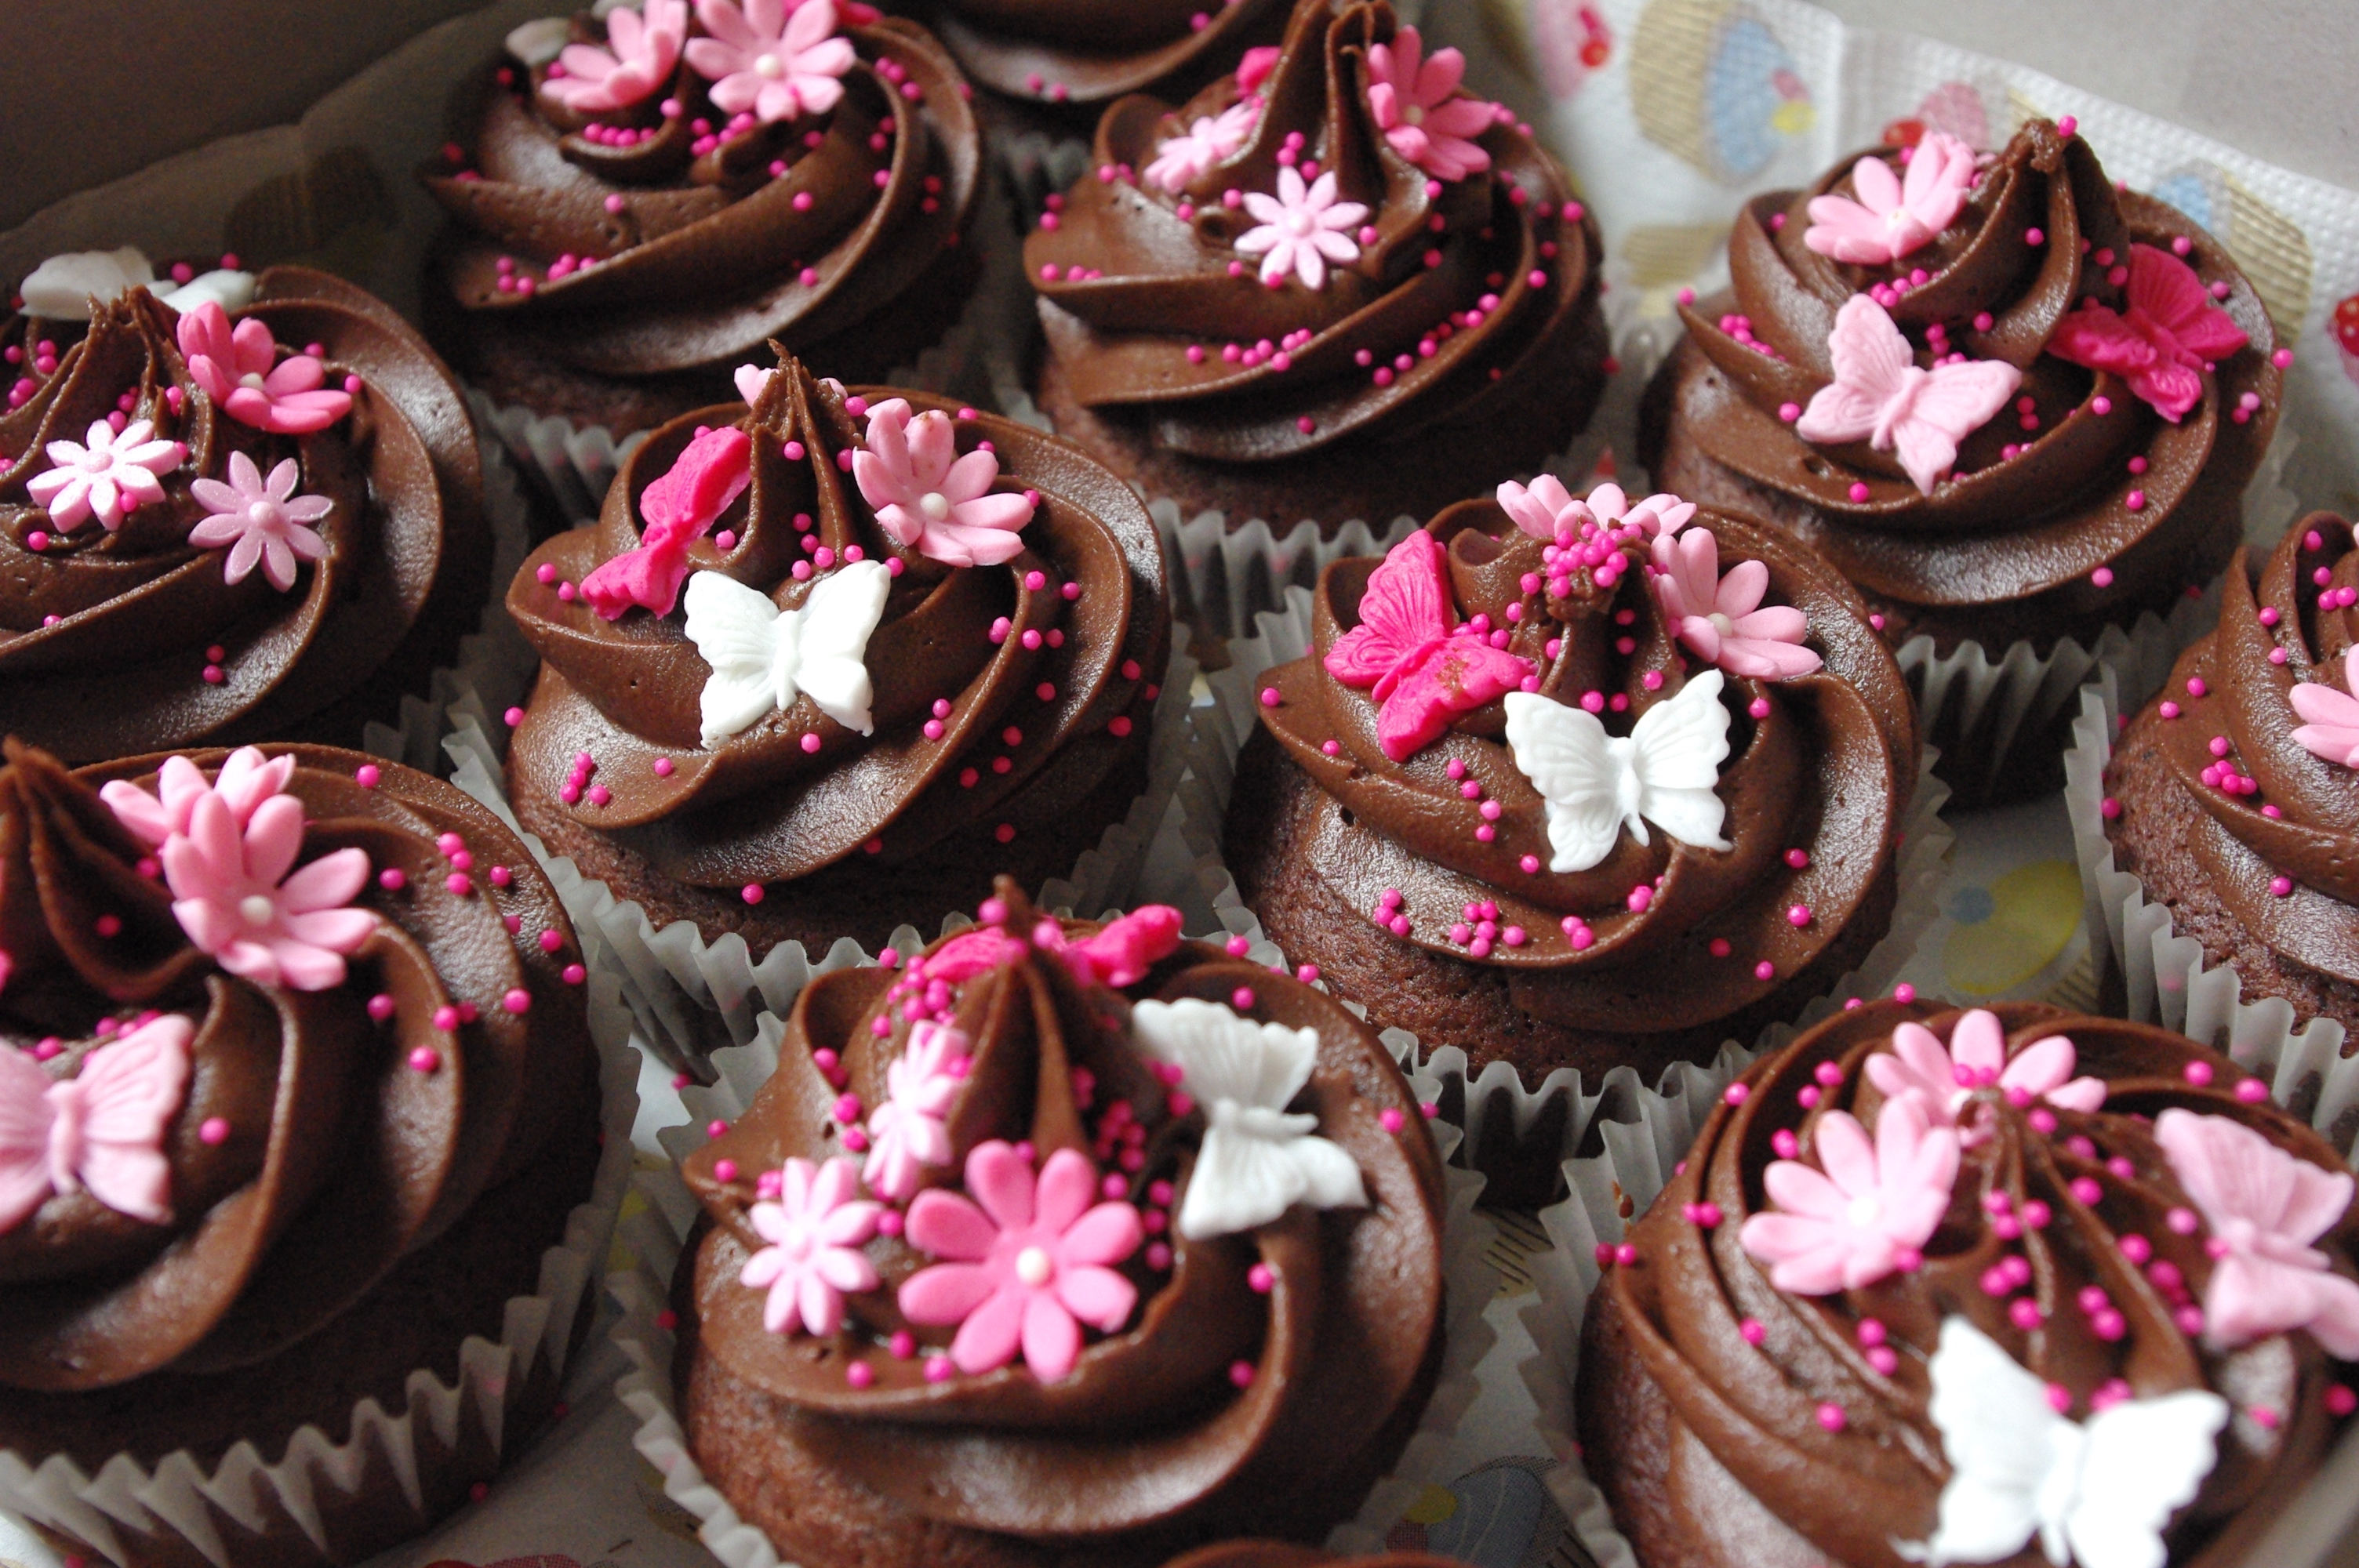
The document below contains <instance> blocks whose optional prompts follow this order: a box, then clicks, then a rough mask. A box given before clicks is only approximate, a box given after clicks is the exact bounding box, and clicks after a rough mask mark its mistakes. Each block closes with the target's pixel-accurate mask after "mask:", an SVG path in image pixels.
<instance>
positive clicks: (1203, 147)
mask: <svg viewBox="0 0 2359 1568" xmlns="http://www.w3.org/2000/svg"><path fill="white" fill-rule="evenodd" d="M1259 110H1260V105H1259V104H1257V103H1252V102H1241V103H1232V104H1230V105H1229V106H1228V107H1227V108H1225V109H1223V110H1222V111H1221V113H1220V114H1219V115H1218V116H1217V117H1215V116H1213V115H1210V114H1199V115H1197V116H1196V123H1195V124H1192V125H1190V126H1189V127H1188V128H1187V130H1185V131H1183V132H1181V133H1180V135H1176V136H1169V137H1166V138H1165V139H1164V140H1162V141H1160V142H1158V143H1157V144H1156V145H1155V161H1154V162H1153V163H1150V164H1148V165H1147V180H1148V181H1149V182H1150V183H1151V184H1155V185H1159V186H1161V187H1163V189H1166V190H1169V191H1170V192H1172V193H1173V194H1175V195H1177V194H1178V193H1179V192H1180V191H1182V190H1185V189H1187V188H1188V183H1189V181H1190V180H1193V179H1196V178H1199V177H1201V175H1202V174H1203V172H1204V171H1205V170H1206V169H1208V168H1212V166H1213V165H1215V164H1219V163H1223V162H1226V161H1227V160H1228V159H1229V158H1232V157H1235V156H1236V151H1237V149H1238V148H1239V147H1241V146H1245V138H1246V137H1247V136H1249V135H1252V134H1253V127H1254V116H1255V114H1257V113H1259Z"/></svg>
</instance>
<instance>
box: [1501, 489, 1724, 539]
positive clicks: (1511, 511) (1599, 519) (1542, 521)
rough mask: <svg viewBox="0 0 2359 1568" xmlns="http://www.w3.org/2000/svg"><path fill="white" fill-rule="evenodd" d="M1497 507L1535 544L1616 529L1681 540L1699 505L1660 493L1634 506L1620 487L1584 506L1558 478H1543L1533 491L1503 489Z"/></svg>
mask: <svg viewBox="0 0 2359 1568" xmlns="http://www.w3.org/2000/svg"><path fill="white" fill-rule="evenodd" d="M1498 497H1499V505H1500V506H1501V508H1503V509H1504V510H1505V511H1506V514H1507V516H1508V517H1509V518H1510V519H1511V520H1513V522H1514V523H1515V524H1516V526H1517V528H1520V529H1521V530H1523V531H1524V532H1525V533H1527V534H1528V535H1531V536H1532V537H1533V538H1535V539H1553V538H1555V537H1556V536H1557V535H1560V534H1570V535H1573V536H1574V537H1576V538H1577V537H1579V536H1580V535H1581V530H1582V525H1583V524H1591V525H1598V524H1603V525H1604V526H1606V527H1613V526H1614V525H1616V524H1625V525H1628V526H1632V527H1638V528H1644V529H1645V530H1646V531H1647V533H1648V534H1650V535H1672V534H1677V533H1678V532H1679V531H1680V529H1682V528H1684V527H1686V526H1687V524H1688V521H1689V519H1690V518H1692V517H1693V516H1694V515H1695V514H1696V503H1694V502H1692V501H1681V500H1680V498H1679V497H1678V496H1676V495H1673V494H1671V493H1669V492H1668V491H1658V492H1656V493H1655V494H1653V495H1650V496H1647V498H1646V499H1645V500H1643V501H1638V502H1633V501H1631V499H1630V498H1629V497H1628V496H1627V495H1625V494H1624V493H1623V491H1622V487H1621V486H1620V485H1618V484H1612V483H1607V484H1601V485H1599V486H1598V487H1597V488H1596V489H1594V490H1593V491H1591V492H1589V497H1588V499H1587V500H1585V501H1584V500H1582V499H1581V498H1579V497H1577V496H1575V495H1573V494H1572V493H1571V492H1569V491H1567V490H1566V489H1565V487H1564V482H1563V481H1561V480H1560V479H1558V478H1557V477H1556V476H1555V475H1554V474H1548V473H1544V474H1542V475H1540V476H1539V477H1538V479H1536V480H1534V481H1532V482H1531V484H1530V486H1529V488H1527V487H1525V486H1523V485H1520V484H1517V482H1516V481H1514V480H1509V481H1506V483H1504V484H1502V485H1500V486H1499V489H1498Z"/></svg>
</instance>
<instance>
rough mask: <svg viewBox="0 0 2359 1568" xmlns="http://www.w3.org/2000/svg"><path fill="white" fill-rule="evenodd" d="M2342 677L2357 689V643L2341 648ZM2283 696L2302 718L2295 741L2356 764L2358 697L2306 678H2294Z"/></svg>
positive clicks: (2329, 759)
mask: <svg viewBox="0 0 2359 1568" xmlns="http://www.w3.org/2000/svg"><path fill="white" fill-rule="evenodd" d="M2343 684H2344V685H2345V686H2347V687H2351V688H2352V690H2354V691H2359V647H2353V648H2350V649H2346V650H2345V651H2344V653H2343ZM2286 700H2287V701H2288V702H2290V703H2292V704H2293V710H2294V711H2295V712H2296V713H2298V714H2299V715H2301V717H2302V719H2303V723H2302V724H2301V726H2300V727H2299V729H2297V730H2294V732H2293V738H2294V742H2295V744H2297V745H2299V746H2300V747H2301V748H2302V749H2303V750H2305V751H2307V752H2309V753H2310V755H2311V756H2313V757H2319V758H2321V759H2323V760H2324V761H2326V762H2340V763H2341V764H2342V765H2343V766H2344V767H2346V768H2359V697H2354V696H2352V695H2351V692H2350V691H2338V690H2336V689H2335V688H2334V687H2331V686H2328V685H2327V684H2326V683H2325V682H2323V681H2310V680H2306V681H2298V682H2296V683H2295V685H2294V687H2293V689H2292V690H2291V691H2288V692H2287V693H2286Z"/></svg>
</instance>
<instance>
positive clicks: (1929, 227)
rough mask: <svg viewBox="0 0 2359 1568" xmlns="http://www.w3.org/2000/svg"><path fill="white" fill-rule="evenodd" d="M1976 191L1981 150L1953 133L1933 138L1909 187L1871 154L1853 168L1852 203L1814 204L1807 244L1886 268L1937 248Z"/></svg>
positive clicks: (1917, 158) (1914, 166)
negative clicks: (1936, 242) (1943, 233)
mask: <svg viewBox="0 0 2359 1568" xmlns="http://www.w3.org/2000/svg"><path fill="white" fill-rule="evenodd" d="M1973 184H1974V149H1973V148H1972V147H1970V146H1967V145H1966V144H1965V143H1963V142H1962V141H1960V140H1959V139H1958V138H1957V137H1955V136H1953V135H1950V134H1949V133H1948V132H1947V131H1929V132H1927V133H1926V135H1925V139H1924V140H1923V141H1921V142H1919V143H1918V144H1917V151H1916V152H1915V154H1914V155H1912V156H1911V157H1910V158H1909V160H1908V177H1907V178H1906V179H1905V180H1904V179H1903V178H1900V177H1899V176H1897V175H1895V174H1894V173H1893V172H1892V166H1891V165H1890V164H1888V163H1886V162H1885V161H1884V159H1882V158H1881V157H1876V156H1875V155H1874V154H1870V155H1869V156H1868V157H1864V158H1862V159H1860V160H1859V161H1858V162H1857V163H1855V164H1854V165H1852V169H1851V187H1852V189H1854V190H1855V191H1857V192H1858V193H1859V200H1856V201H1854V200H1851V199H1850V198H1849V197H1846V196H1813V197H1811V198H1810V228H1809V229H1807V230H1805V231H1804V232H1803V234H1802V243H1804V244H1806V245H1808V246H1810V249H1812V250H1814V251H1816V252H1818V253H1819V254H1821V255H1822V256H1831V257H1832V258H1833V259H1834V260H1836V261H1839V262H1850V263H1852V264H1853V265H1857V266H1883V265H1886V264H1887V263H1890V262H1896V261H1898V260H1899V259H1900V258H1901V257H1902V256H1905V255H1907V254H1909V253H1910V252H1912V251H1917V250H1921V249H1923V248H1924V247H1925V246H1927V245H1930V244H1931V243H1933V239H1934V236H1936V235H1937V234H1939V233H1940V232H1941V231H1942V230H1944V229H1946V228H1948V227H1949V226H1950V224H1951V222H1954V221H1955V220H1956V218H1957V216H1958V209H1959V208H1961V207H1962V206H1964V205H1965V203H1966V192H1967V191H1969V190H1971V189H1973Z"/></svg>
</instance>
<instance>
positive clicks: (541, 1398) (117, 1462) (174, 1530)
mask: <svg viewBox="0 0 2359 1568" xmlns="http://www.w3.org/2000/svg"><path fill="white" fill-rule="evenodd" d="M588 1000H589V1008H590V1033H591V1037H592V1040H593V1041H594V1042H595V1044H596V1047H597V1052H598V1079H599V1087H600V1092H601V1105H600V1109H599V1137H600V1140H601V1142H600V1147H601V1149H602V1150H603V1152H602V1153H601V1155H600V1157H599V1161H598V1169H597V1173H596V1175H595V1177H594V1178H593V1180H592V1185H591V1190H590V1195H589V1196H588V1197H586V1198H584V1199H583V1200H582V1202H581V1203H580V1204H579V1205H577V1206H575V1207H574V1208H573V1210H572V1212H571V1214H570V1215H569V1216H568V1217H567V1218H566V1225H565V1234H564V1238H563V1239H562V1240H560V1241H559V1242H558V1243H556V1244H555V1245H553V1246H551V1247H549V1249H547V1250H545V1251H544V1252H542V1254H541V1258H540V1275H539V1279H538V1285H537V1289H536V1290H535V1292H534V1293H532V1294H530V1295H519V1296H511V1297H510V1298H509V1299H508V1302H507V1305H506V1313H505V1315H504V1317H503V1319H502V1322H501V1330H500V1335H499V1337H498V1338H496V1339H487V1338H484V1337H483V1336H469V1337H468V1338H467V1340H466V1341H465V1342H464V1343H463V1344H462V1346H461V1347H460V1352H459V1367H458V1378H457V1380H456V1381H455V1382H451V1383H445V1382H443V1381H442V1380H441V1379H440V1377H439V1376H438V1375H437V1374H436V1373H435V1372H434V1371H432V1370H431V1369H429V1368H419V1369H417V1370H415V1371H413V1372H411V1373H410V1374H409V1376H408V1379H407V1381H406V1382H405V1384H404V1386H403V1393H404V1397H405V1400H406V1408H404V1409H403V1410H402V1411H401V1413H399V1414H398V1415H395V1414H390V1413H388V1412H387V1411H386V1409H385V1408H384V1406H383V1405H381V1404H380V1403H378V1401H377V1400H375V1399H374V1398H371V1399H364V1400H361V1401H360V1402H359V1403H358V1404H356V1405H354V1406H353V1412H352V1416H351V1421H350V1424H349V1431H350V1433H351V1435H350V1437H349V1438H348V1439H347V1440H346V1441H344V1442H342V1443H337V1442H334V1441H332V1439H331V1438H330V1437H329V1436H328V1434H327V1433H325V1432H324V1431H322V1430H321V1428H320V1427H318V1426H304V1427H301V1428H299V1429H298V1430H297V1431H296V1433H295V1434H294V1435H293V1437H292V1438H291V1439H289V1440H288V1443H287V1445H286V1451H285V1454H283V1456H282V1457H281V1458H280V1459H279V1460H278V1462H277V1463H276V1464H268V1463H266V1462H265V1460H264V1458H263V1455H262V1454H261V1452H260V1451H259V1450H258V1449H257V1448H256V1446H255V1444H253V1443H250V1442H240V1443H238V1444H235V1445H234V1446H233V1447H232V1448H231V1449H230V1450H229V1451H228V1452H227V1453H226V1454H223V1456H222V1458H221V1460H220V1462H219V1463H218V1464H215V1465H212V1466H211V1467H210V1468H208V1467H206V1466H204V1465H199V1464H197V1463H196V1462H195V1461H194V1460H193V1459H192V1458H191V1457H190V1454H189V1453H188V1452H187V1451H186V1450H182V1451H180V1452H178V1453H175V1454H168V1455H167V1456H166V1457H165V1458H164V1459H162V1460H160V1461H158V1463H157V1464H155V1465H143V1464H142V1463H140V1462H139V1461H138V1460H137V1459H135V1458H133V1457H132V1456H131V1455H130V1454H115V1455H114V1456H113V1457H112V1458H110V1459H108V1460H107V1461H106V1462H105V1463H104V1464H103V1465H98V1466H97V1467H95V1469H93V1470H90V1471H85V1470H84V1469H82V1466H80V1465H77V1464H75V1463H74V1461H73V1460H72V1459H71V1458H69V1457H67V1456H65V1455H63V1454H50V1455H48V1456H46V1457H38V1458H37V1457H32V1456H27V1455H24V1454H17V1453H16V1452H14V1451H13V1450H5V1449H0V1513H6V1514H9V1515H13V1516H14V1517H16V1519H21V1520H23V1521H25V1522H26V1523H27V1524H30V1525H32V1526H34V1527H36V1528H38V1529H42V1530H49V1531H51V1532H54V1533H55V1534H56V1535H59V1536H61V1537H64V1538H67V1539H68V1540H70V1541H78V1542H80V1543H82V1545H83V1546H86V1547H88V1548H90V1549H92V1550H95V1551H96V1552H100V1553H102V1554H103V1555H104V1556H105V1557H107V1558H108V1559H110V1560H111V1561H113V1562H115V1563H126V1562H129V1561H131V1560H132V1553H133V1552H136V1553H137V1554H138V1556H139V1557H140V1558H141V1559H142V1560H144V1561H147V1562H157V1561H178V1562H180V1563H210V1564H212V1568H233V1565H234V1563H235V1562H236V1561H237V1560H238V1559H239V1558H240V1557H241V1556H243V1555H244V1549H242V1548H240V1547H239V1546H238V1545H237V1544H236V1543H237V1541H240V1540H242V1539H244V1538H245V1535H246V1534H247V1532H252V1533H253V1534H255V1535H259V1534H263V1533H265V1532H270V1531H276V1532H278V1537H279V1539H278V1540H277V1541H276V1542H274V1545H273V1548H272V1560H273V1561H274V1562H280V1563H290V1564H303V1563H319V1564H322V1565H324V1564H327V1563H341V1562H346V1561H350V1554H349V1552H347V1551H346V1550H344V1549H345V1548H347V1547H349V1545H350V1544H351V1542H350V1541H344V1540H342V1539H339V1538H338V1535H337V1532H336V1530H335V1524H334V1521H333V1519H332V1516H333V1515H335V1514H336V1513H337V1512H339V1511H340V1505H342V1504H346V1503H349V1502H351V1501H353V1499H354V1498H355V1495H356V1494H358V1493H360V1492H361V1490H362V1488H363V1487H364V1486H367V1487H373V1488H376V1489H379V1490H382V1489H384V1488H387V1487H397V1488H398V1491H399V1494H400V1499H401V1501H402V1502H403V1503H406V1504H407V1505H408V1509H410V1511H411V1513H412V1514H413V1515H414V1516H415V1518H414V1520H413V1521H412V1522H413V1524H414V1529H413V1530H412V1531H411V1533H422V1532H423V1531H424V1530H427V1529H429V1527H430V1526H431V1525H432V1524H433V1523H434V1521H435V1520H436V1519H440V1517H441V1516H442V1515H444V1514H448V1513H450V1512H451V1511H453V1510H454V1509H457V1508H459V1507H461V1506H462V1505H463V1504H464V1503H465V1502H466V1501H467V1500H468V1498H469V1496H470V1488H471V1487H473V1485H475V1484H476V1483H478V1482H480V1481H484V1480H489V1479H490V1478H491V1471H492V1469H493V1468H494V1467H495V1466H498V1467H501V1468H505V1467H506V1465H508V1464H509V1463H510V1462H512V1461H513V1460H514V1459H515V1458H516V1453H517V1451H518V1447H519V1445H518V1444H517V1442H516V1434H514V1433H509V1432H507V1431H506V1418H507V1415H508V1412H509V1409H510V1400H511V1397H512V1396H514V1397H516V1398H517V1399H519V1400H531V1401H533V1402H545V1401H546V1400H548V1399H549V1398H550V1397H553V1396H554V1394H555V1392H556V1390H559V1389H560V1388H561V1387H562V1384H563V1379H564V1376H565V1372H566V1369H567V1367H568V1366H569V1364H570V1363H571V1361H572V1360H573V1352H574V1351H575V1349H576V1348H577V1347H576V1346H575V1345H574V1344H573V1334H574V1328H575V1325H576V1324H577V1323H579V1322H580V1321H581V1320H582V1317H583V1316H584V1314H585V1313H586V1312H587V1311H589V1310H592V1309H593V1308H594V1306H595V1304H596V1303H597V1300H598V1286H599V1282H600V1276H601V1272H602V1271H603V1270H604V1269H605V1268H606V1267H607V1266H608V1251H609V1248H610V1245H611V1243H612V1239H613V1237H614V1227H615V1218H616V1215H617V1213H618V1211H619V1210H620V1209H621V1207H622V1204H623V1197H624V1194H625V1192H626V1191H627V1190H628V1188H629V1185H630V1175H631V1166H632V1157H631V1127H632V1123H633V1121H634V1119H636V1116H637V1114H638V1105H639V1097H638V1088H637V1083H638V1074H639V1065H638V1054H637V1053H636V1052H635V1051H634V1050H633V1049H632V1048H631V1045H630V1044H629V1042H630V1037H631V1032H632V1018H631V1011H630V1009H629V1008H628V1007H626V1006H625V1004H624V1002H623V1000H622V997H621V979H620V977H619V976H617V975H614V974H613V973H611V972H608V971H605V970H602V969H593V970H592V974H591V976H590V979H589V999H588ZM289 1354H299V1351H295V1352H289ZM527 1408H528V1407H527ZM379 1506H382V1503H380V1505H379ZM290 1529H291V1530H292V1531H293V1532H294V1533H292V1534H289V1533H288V1532H289V1530H290ZM390 1544H392V1542H391V1541H376V1542H375V1545H377V1546H386V1545H390ZM71 1561H72V1560H71V1559H69V1562H71Z"/></svg>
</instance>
